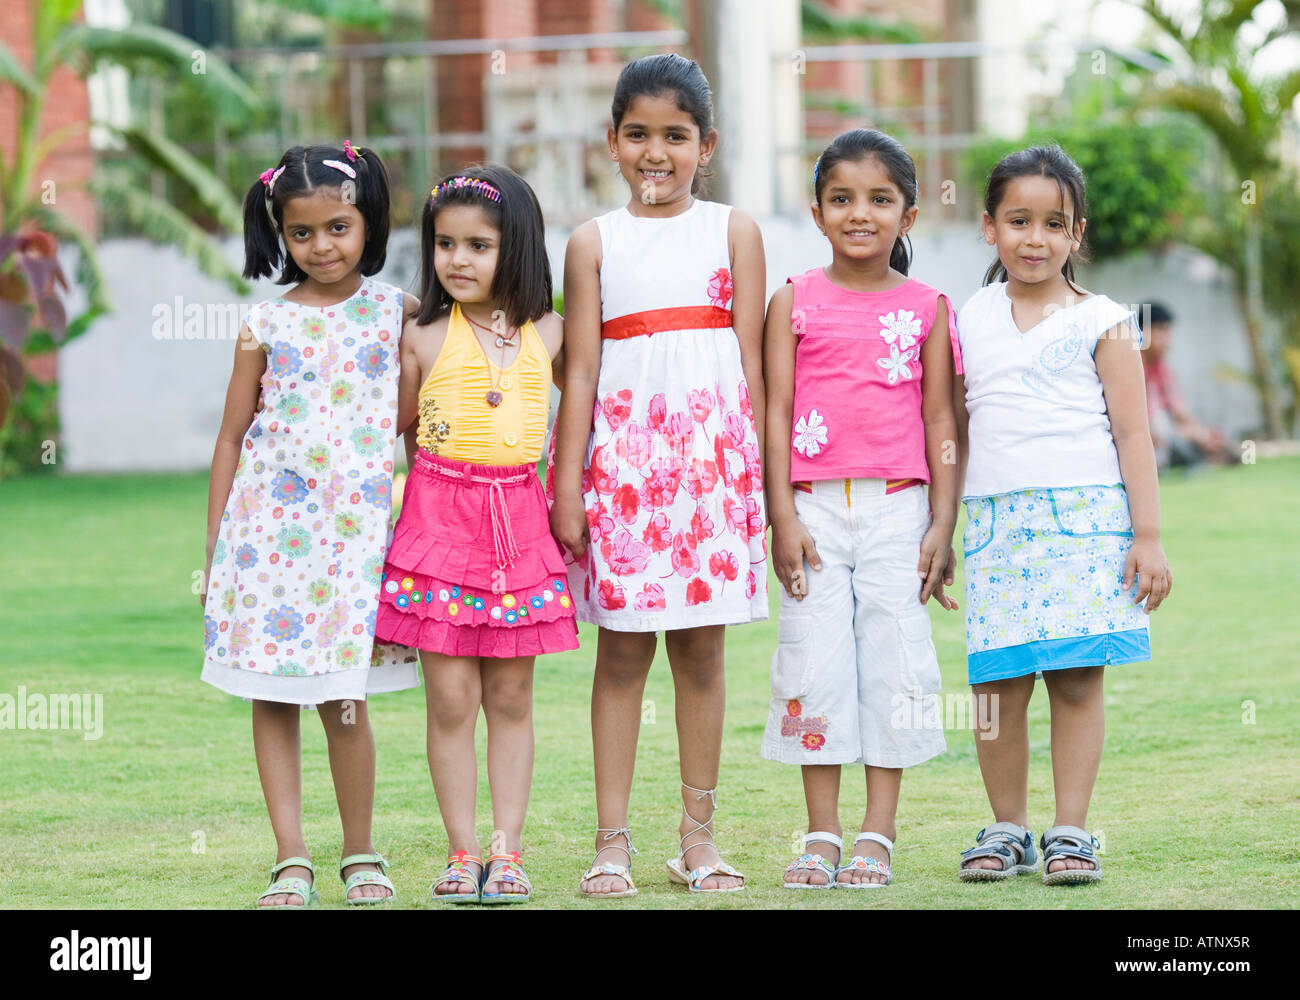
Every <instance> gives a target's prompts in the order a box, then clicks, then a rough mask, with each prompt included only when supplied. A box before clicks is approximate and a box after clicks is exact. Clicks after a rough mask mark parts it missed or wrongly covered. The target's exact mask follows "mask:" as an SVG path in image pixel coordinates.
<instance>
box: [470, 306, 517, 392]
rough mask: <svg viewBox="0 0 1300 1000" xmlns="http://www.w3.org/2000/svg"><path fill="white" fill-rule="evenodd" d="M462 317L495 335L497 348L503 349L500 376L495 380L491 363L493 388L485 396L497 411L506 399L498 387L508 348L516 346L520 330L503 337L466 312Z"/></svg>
mask: <svg viewBox="0 0 1300 1000" xmlns="http://www.w3.org/2000/svg"><path fill="white" fill-rule="evenodd" d="M461 315H462V316H464V317H465V319H467V320H469V323H470V325H471V326H476V327H478V328H479V329H480V330H482V331H483V332H484V333H491V334H495V335H496V346H497V347H499V348H501V364H500V365H498V366H497V373H498V374H497V376H496V377H495V378H494V377H493V375H492V363H491V362H490V361H489V362H488V379H489V380H490V384H491V388H489V389H488V391H487V392H486V393H484V394H483V400H484V402H486V403H487V405H488V406H490V407H492V408H493V409H494V410H495V409H496V408H497V407H498V406H500V405H501V400H502V399H504V398H505V397H503V396H502V395H501V391H500V389H499V388H498V386H499V385H500V383H501V376H500V372H501V369H503V368H505V366H506V347H507V346H512V345H513V344H514V342H515V335H516V334H517V333H518V332H519V330H518V328H516V329H514V330H512V331H511V332H510V335H509V336H503V335H502V334H500V333H497V331H496V330H494V329H493V328H492V327H490V326H484V325H483V324H482V323H478V322H475V321H474V320H472V319H470V317H469V315H468V314H467V313H465V311H464V310H461Z"/></svg>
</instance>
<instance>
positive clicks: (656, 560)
mask: <svg viewBox="0 0 1300 1000" xmlns="http://www.w3.org/2000/svg"><path fill="white" fill-rule="evenodd" d="M730 216H731V207H730V206H729V205H719V204H716V203H714V202H707V201H696V202H694V203H693V204H692V206H691V207H690V208H689V209H687V210H686V211H685V212H683V213H682V214H681V215H676V216H673V217H672V218H667V219H662V218H642V217H638V216H633V215H632V214H631V213H629V212H628V211H627V209H625V208H622V209H619V210H617V211H614V212H610V213H608V214H607V215H603V216H601V217H599V218H598V219H596V226H597V228H598V229H599V231H600V240H601V265H600V289H601V321H602V329H601V336H602V341H601V356H600V379H599V382H598V388H597V394H596V406H595V413H594V425H593V427H592V434H591V440H590V442H589V443H588V446H587V458H586V463H585V465H584V468H583V477H582V488H583V500H584V504H585V506H586V510H587V523H588V525H589V526H590V532H591V545H590V547H589V548H588V550H587V554H586V555H585V556H584V557H583V558H582V559H580V560H578V561H577V562H576V563H574V564H572V565H571V566H570V571H569V581H570V588H571V590H572V592H573V595H574V598H575V601H576V604H577V611H578V618H579V619H581V620H582V621H589V622H594V623H596V624H597V625H600V626H602V627H605V628H610V629H615V630H617V631H622V632H652V631H657V630H659V629H676V628H694V627H696V626H701V625H734V624H740V623H743V622H750V621H758V620H760V619H764V618H766V617H767V616H768V606H767V537H766V534H765V518H764V511H763V477H762V471H761V468H760V465H759V454H758V435H757V433H756V431H755V427H754V411H753V408H752V407H751V405H750V399H749V390H748V387H747V386H746V384H745V375H744V371H743V369H742V367H741V363H740V344H739V342H738V341H737V339H736V333H735V331H734V330H733V329H732V327H731V309H730V307H731V291H732V289H731V270H730V268H731V254H730V249H729V245H728V240H727V224H728V221H729V219H730ZM553 443H554V442H552V445H553ZM550 478H551V477H550V475H549V474H548V476H547V481H548V494H549V492H550V489H549V482H550Z"/></svg>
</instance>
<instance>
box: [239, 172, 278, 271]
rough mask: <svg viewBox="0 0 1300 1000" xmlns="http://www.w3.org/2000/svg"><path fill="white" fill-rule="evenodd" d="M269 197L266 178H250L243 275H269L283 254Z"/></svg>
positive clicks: (245, 224)
mask: <svg viewBox="0 0 1300 1000" xmlns="http://www.w3.org/2000/svg"><path fill="white" fill-rule="evenodd" d="M282 162H283V161H282ZM269 201H270V199H269V198H268V196H267V193H266V182H265V181H262V180H260V179H259V180H256V181H254V182H253V186H252V187H251V188H249V189H248V194H247V195H246V196H245V197H244V277H245V278H264V277H270V276H271V275H272V274H274V273H275V269H276V268H277V267H279V266H280V261H281V260H282V259H283V257H284V251H283V249H282V248H281V246H280V234H279V232H278V230H277V229H276V225H275V221H274V220H273V219H272V218H271V207H270V205H269V204H268V202H269Z"/></svg>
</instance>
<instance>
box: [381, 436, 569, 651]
mask: <svg viewBox="0 0 1300 1000" xmlns="http://www.w3.org/2000/svg"><path fill="white" fill-rule="evenodd" d="M375 638H376V640H377V641H380V642H393V643H400V644H402V645H406V646H414V647H416V648H417V649H423V650H428V651H431V652H434V653H441V654H443V655H444V656H491V657H502V658H503V657H513V656H536V655H538V654H540V653H558V652H561V651H563V650H566V649H577V648H578V630H577V625H576V623H575V620H574V607H573V599H572V598H571V597H570V595H569V583H568V576H567V573H566V569H565V565H564V558H563V557H562V556H561V555H560V550H559V547H558V546H557V545H556V543H555V539H554V538H552V537H551V529H550V523H549V519H548V516H547V508H546V500H545V499H544V497H543V496H542V486H541V483H540V482H539V481H538V479H537V472H536V470H535V469H534V468H533V466H531V465H515V466H496V465H471V464H469V463H467V462H458V461H455V460H453V459H447V458H440V457H438V456H436V455H432V454H430V453H429V452H427V451H425V450H424V449H420V450H419V451H418V452H417V453H416V457H415V465H414V467H413V468H412V469H411V473H410V475H409V476H408V477H407V480H406V491H405V493H404V494H403V500H402V513H401V516H400V517H399V518H398V520H397V527H396V528H395V529H394V533H393V543H392V545H391V546H390V548H389V550H388V556H387V559H386V560H385V563H384V574H383V577H382V579H381V581H380V593H379V615H378V619H377V621H376V625H375Z"/></svg>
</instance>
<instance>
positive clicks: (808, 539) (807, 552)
mask: <svg viewBox="0 0 1300 1000" xmlns="http://www.w3.org/2000/svg"><path fill="white" fill-rule="evenodd" d="M805 561H807V563H808V565H809V566H811V567H812V568H813V569H815V570H818V571H820V570H821V568H822V557H821V556H820V555H818V553H817V545H816V543H814V542H813V539H812V535H810V534H808V529H807V528H805V527H804V526H803V522H802V521H800V520H799V519H798V518H797V517H796V518H793V519H791V520H789V521H785V522H783V523H782V524H781V526H780V527H777V526H776V525H773V526H772V568H773V569H774V570H775V571H776V578H777V579H778V580H780V581H781V586H782V587H784V588H785V592H786V593H787V594H789V595H790V596H791V597H793V598H794V599H795V600H796V601H802V600H803V599H804V598H805V597H807V596H808V580H807V577H806V575H805V574H804V571H803V564H804V562H805Z"/></svg>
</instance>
